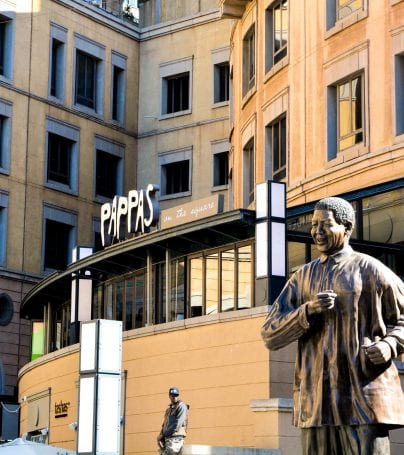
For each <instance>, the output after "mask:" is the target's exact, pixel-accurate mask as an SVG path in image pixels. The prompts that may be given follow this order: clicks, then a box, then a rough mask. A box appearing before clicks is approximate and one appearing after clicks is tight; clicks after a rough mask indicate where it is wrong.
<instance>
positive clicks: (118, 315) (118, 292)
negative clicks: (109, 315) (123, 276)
mask: <svg viewBox="0 0 404 455" xmlns="http://www.w3.org/2000/svg"><path fill="white" fill-rule="evenodd" d="M114 297H115V298H114V319H115V320H116V321H122V316H123V302H124V298H125V281H120V282H118V283H116V284H115V296H114Z"/></svg>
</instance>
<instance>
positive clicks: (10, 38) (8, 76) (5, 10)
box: [0, 1, 16, 83]
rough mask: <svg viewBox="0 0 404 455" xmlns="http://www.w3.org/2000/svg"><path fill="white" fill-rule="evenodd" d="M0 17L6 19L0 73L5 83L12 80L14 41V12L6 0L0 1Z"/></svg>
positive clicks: (0, 79)
mask: <svg viewBox="0 0 404 455" xmlns="http://www.w3.org/2000/svg"><path fill="white" fill-rule="evenodd" d="M0 8H1V13H0V19H1V18H5V19H7V20H8V22H7V24H6V25H5V27H4V35H5V36H4V38H5V39H4V43H3V49H2V53H3V60H4V61H3V70H2V73H0V81H4V82H7V83H12V82H13V76H14V54H15V49H14V42H15V23H16V12H15V11H10V4H9V3H8V2H4V1H0Z"/></svg>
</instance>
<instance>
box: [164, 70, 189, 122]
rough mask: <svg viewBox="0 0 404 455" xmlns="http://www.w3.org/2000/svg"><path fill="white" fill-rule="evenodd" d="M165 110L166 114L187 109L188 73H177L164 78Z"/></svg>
mask: <svg viewBox="0 0 404 455" xmlns="http://www.w3.org/2000/svg"><path fill="white" fill-rule="evenodd" d="M165 80H166V84H167V110H166V112H165V113H166V114H171V113H173V112H179V111H185V110H187V109H189V73H185V74H177V75H175V76H172V77H169V78H166V79H165Z"/></svg>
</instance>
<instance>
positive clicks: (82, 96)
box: [74, 34, 105, 116]
mask: <svg viewBox="0 0 404 455" xmlns="http://www.w3.org/2000/svg"><path fill="white" fill-rule="evenodd" d="M74 46H75V51H74V65H75V73H74V74H75V77H74V104H75V107H76V108H77V109H79V110H81V111H83V112H86V113H88V114H90V115H94V114H97V115H99V116H101V115H102V114H103V106H104V61H105V47H104V46H103V45H101V44H98V43H96V42H94V41H92V40H90V39H88V38H86V37H84V36H82V35H79V34H75V35H74Z"/></svg>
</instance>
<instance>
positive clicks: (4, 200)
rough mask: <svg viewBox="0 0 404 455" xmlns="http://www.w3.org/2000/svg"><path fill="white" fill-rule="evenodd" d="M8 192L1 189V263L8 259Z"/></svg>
mask: <svg viewBox="0 0 404 455" xmlns="http://www.w3.org/2000/svg"><path fill="white" fill-rule="evenodd" d="M7 227H8V192H6V191H3V190H0V265H1V266H4V265H5V264H6V261H7V235H8V230H7Z"/></svg>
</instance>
